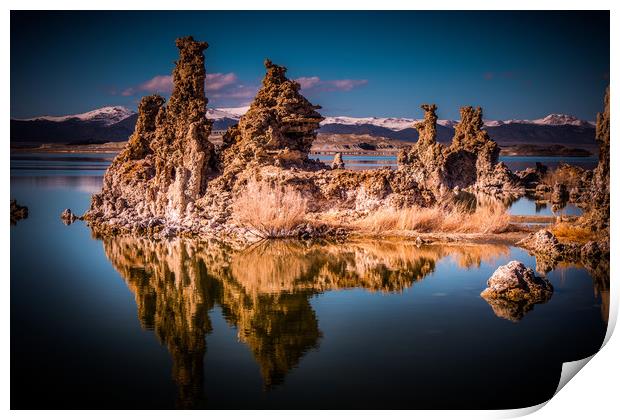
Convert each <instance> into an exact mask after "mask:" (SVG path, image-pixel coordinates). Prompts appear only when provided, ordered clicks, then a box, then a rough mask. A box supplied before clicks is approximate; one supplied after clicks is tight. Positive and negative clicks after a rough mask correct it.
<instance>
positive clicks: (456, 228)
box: [355, 203, 510, 233]
mask: <svg viewBox="0 0 620 420" xmlns="http://www.w3.org/2000/svg"><path fill="white" fill-rule="evenodd" d="M355 225H356V226H357V227H358V228H360V229H363V230H370V231H372V232H385V231H412V232H418V233H430V232H443V233H502V232H505V231H506V230H507V228H508V226H509V225H510V214H509V213H508V211H507V209H506V208H505V207H504V206H502V205H501V204H500V203H493V204H488V205H484V206H477V207H476V209H475V210H471V209H469V208H468V207H467V206H465V205H452V206H441V205H436V206H433V207H407V208H403V209H393V208H388V209H381V210H378V211H376V212H374V213H372V214H369V215H368V216H366V217H365V218H363V219H361V220H359V221H357V222H356V223H355Z"/></svg>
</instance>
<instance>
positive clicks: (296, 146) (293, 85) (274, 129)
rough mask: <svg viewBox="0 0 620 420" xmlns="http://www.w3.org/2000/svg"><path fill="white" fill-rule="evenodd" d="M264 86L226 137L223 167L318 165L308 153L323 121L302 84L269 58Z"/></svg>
mask: <svg viewBox="0 0 620 420" xmlns="http://www.w3.org/2000/svg"><path fill="white" fill-rule="evenodd" d="M265 69H266V70H267V71H266V74H265V77H264V79H263V82H262V87H261V88H260V90H259V91H258V93H257V94H256V98H254V101H253V102H252V104H251V105H250V108H249V109H248V111H247V112H246V113H245V114H244V115H243V116H242V117H241V119H240V120H239V124H237V125H236V126H234V127H232V128H230V129H229V130H228V131H227V132H226V134H225V136H224V144H223V147H222V153H221V165H222V169H224V170H229V169H231V168H235V167H237V166H239V165H247V164H260V165H266V164H273V165H277V166H283V167H290V166H304V165H306V166H307V165H310V166H316V162H315V161H309V159H308V153H310V148H311V147H312V143H313V142H314V140H315V139H316V135H317V134H316V130H318V128H319V123H320V122H321V121H322V120H323V117H322V116H321V114H319V113H318V112H317V110H318V109H320V108H321V107H320V106H317V105H312V104H311V103H310V102H309V101H308V100H307V99H306V98H305V97H304V96H303V95H301V94H300V93H299V90H300V89H301V86H300V85H299V83H297V82H296V81H294V80H289V79H288V78H287V77H286V67H283V66H278V65H276V64H273V63H272V62H271V61H270V60H265Z"/></svg>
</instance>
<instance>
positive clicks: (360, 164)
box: [310, 155, 598, 171]
mask: <svg viewBox="0 0 620 420" xmlns="http://www.w3.org/2000/svg"><path fill="white" fill-rule="evenodd" d="M310 157H311V158H312V159H319V160H320V161H321V162H324V163H328V164H329V163H331V162H332V161H333V160H334V156H333V155H310ZM342 160H343V161H344V163H345V167H346V168H349V169H376V168H380V167H384V166H387V167H394V168H395V167H396V166H397V162H396V156H393V155H392V156H375V155H342ZM499 160H500V161H501V162H504V163H505V164H506V166H508V168H510V170H513V171H520V170H523V169H525V168H528V167H529V168H532V167H535V166H536V162H540V163H542V164H543V165H546V166H547V167H549V169H555V168H557V166H558V165H559V164H560V163H568V164H571V165H576V166H581V167H583V168H584V169H594V168H595V167H596V165H597V163H598V157H597V156H586V157H580V156H579V157H573V156H500V158H499Z"/></svg>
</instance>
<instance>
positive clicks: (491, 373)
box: [10, 163, 608, 409]
mask: <svg viewBox="0 0 620 420" xmlns="http://www.w3.org/2000/svg"><path fill="white" fill-rule="evenodd" d="M61 164H62V165H65V163H61ZM33 171H34V172H33ZM36 171H37V169H36V168H32V167H30V168H17V167H14V169H13V170H12V171H11V197H12V198H15V199H17V201H18V202H19V203H21V204H24V205H27V206H28V207H29V217H28V218H27V219H25V220H22V221H20V222H18V224H17V225H16V226H13V227H11V238H10V240H11V256H10V258H11V280H10V281H11V406H12V408H174V407H180V408H193V407H206V408H315V409H317V408H410V409H412V408H517V407H523V406H529V405H533V404H537V403H540V402H542V401H544V400H546V399H548V398H549V397H551V395H552V394H553V392H554V391H555V388H556V386H557V382H558V379H559V374H560V370H561V363H562V362H563V361H569V360H575V359H579V358H583V357H586V356H589V355H591V354H592V353H594V352H595V351H597V350H598V348H599V347H600V345H601V343H602V340H603V337H604V335H605V331H606V325H607V324H606V319H607V305H608V283H607V286H605V284H604V282H603V283H601V281H600V279H598V278H593V277H592V276H591V275H590V274H589V273H588V271H586V270H585V269H584V268H583V267H580V266H575V265H568V266H563V267H561V268H558V269H556V270H554V271H552V272H550V273H549V274H548V277H549V279H550V281H551V282H552V283H553V285H554V288H555V292H554V294H553V297H552V298H551V300H550V301H549V302H547V303H544V304H539V305H536V306H535V307H534V308H533V310H530V311H527V312H521V311H519V310H518V309H517V310H511V308H502V307H499V308H498V307H492V306H491V305H489V304H488V303H487V302H486V301H485V300H483V299H482V298H481V297H480V296H479V295H480V292H481V291H482V290H483V289H484V288H485V284H486V280H487V279H488V278H489V276H490V275H491V274H492V273H493V271H494V270H495V268H497V266H498V265H500V264H505V263H506V262H508V261H510V260H513V259H518V260H520V261H522V262H524V263H525V264H526V265H528V266H530V267H535V265H536V262H535V260H534V258H533V257H531V256H530V255H528V254H527V253H525V252H524V251H523V250H521V249H518V248H514V247H510V246H505V245H497V244H494V245H480V246H461V247H458V246H451V247H439V246H426V247H421V248H418V247H416V246H414V245H413V244H411V243H406V242H377V241H367V242H349V243H344V244H332V243H299V242H268V243H263V244H261V245H258V246H254V247H251V248H249V249H246V250H241V251H233V250H231V249H229V248H227V247H225V246H223V245H220V244H215V243H201V242H193V241H180V240H177V241H172V242H153V241H148V240H140V239H136V238H127V237H115V238H99V239H98V238H94V237H93V236H92V235H91V232H90V230H89V229H88V227H87V226H85V225H84V224H83V223H82V222H78V223H75V224H73V225H70V226H65V225H63V224H62V223H61V221H60V219H59V214H60V212H61V211H62V210H63V209H64V208H67V207H70V208H71V209H72V210H74V211H75V212H76V213H78V214H80V213H82V212H84V211H85V210H86V209H87V208H88V204H89V197H90V194H92V192H94V191H96V190H97V185H100V182H101V178H100V169H84V168H80V169H75V170H73V171H71V170H67V169H63V170H59V173H58V174H57V173H56V172H55V171H54V170H50V169H47V170H42V171H41V172H40V173H39V172H36ZM67 173H69V174H67ZM97 183H99V184H97Z"/></svg>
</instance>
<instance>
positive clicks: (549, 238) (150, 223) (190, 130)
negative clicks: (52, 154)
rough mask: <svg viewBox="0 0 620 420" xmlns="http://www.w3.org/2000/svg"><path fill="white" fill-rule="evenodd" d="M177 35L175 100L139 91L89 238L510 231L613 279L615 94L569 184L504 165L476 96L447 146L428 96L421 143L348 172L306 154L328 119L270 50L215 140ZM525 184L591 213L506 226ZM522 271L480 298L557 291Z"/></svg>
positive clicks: (459, 235)
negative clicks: (589, 162)
mask: <svg viewBox="0 0 620 420" xmlns="http://www.w3.org/2000/svg"><path fill="white" fill-rule="evenodd" d="M176 44H177V47H178V49H179V60H178V61H177V63H176V67H175V69H174V72H173V82H174V87H173V90H172V94H171V96H170V99H169V100H168V102H167V103H166V100H165V99H164V98H163V97H161V96H159V95H151V96H146V97H144V98H143V99H142V100H141V102H140V105H139V114H138V121H137V124H136V129H135V132H134V133H133V135H132V136H131V138H130V139H129V141H128V143H127V145H126V147H125V148H124V149H123V151H122V152H121V153H119V154H118V155H117V157H116V158H115V159H114V161H113V163H112V165H111V166H110V167H109V169H108V170H107V172H106V174H105V177H104V184H103V188H102V191H101V192H100V193H99V194H95V195H94V196H93V197H92V202H91V206H90V209H89V210H88V211H87V212H86V214H85V215H84V216H83V217H82V218H83V219H84V220H86V221H87V222H88V224H89V225H90V226H91V228H92V229H93V231H94V232H95V233H96V234H97V235H107V234H123V233H125V234H131V235H134V236H144V237H151V238H155V239H164V238H172V237H175V236H184V237H198V238H202V239H218V240H220V241H223V242H226V243H236V244H247V243H249V242H255V241H257V240H260V239H266V238H282V237H293V238H299V239H312V238H319V237H321V238H333V239H342V238H345V237H348V236H357V237H360V236H361V237H365V236H383V237H386V236H388V237H389V236H400V237H405V238H415V242H416V243H417V244H418V246H419V245H421V244H425V243H429V242H442V241H443V242H445V241H472V240H476V241H478V242H480V241H481V240H489V237H490V238H491V239H490V240H493V239H492V238H493V237H494V236H498V235H503V236H501V238H503V240H504V241H506V240H507V241H508V242H511V243H512V244H514V243H516V242H517V241H519V242H518V245H519V246H521V247H523V248H525V249H527V250H529V251H530V252H532V253H533V254H534V255H536V256H537V261H538V264H537V265H538V267H537V268H538V271H539V272H542V273H545V272H547V271H549V269H551V268H552V267H553V266H554V265H555V264H557V263H558V262H559V261H562V260H568V261H583V262H584V264H586V266H589V267H591V269H592V270H595V271H597V272H600V273H599V274H600V275H601V276H605V275H607V276H608V270H607V272H605V270H604V268H603V269H599V268H596V269H595V268H594V267H600V266H601V264H599V263H598V262H599V261H608V260H609V92H607V95H606V98H605V111H604V112H603V113H602V114H600V115H599V116H598V120H597V131H596V133H597V140H598V141H599V147H600V153H599V164H598V166H597V168H596V169H595V170H594V171H585V170H581V169H578V168H574V167H571V166H570V165H565V166H564V167H562V168H560V169H559V171H564V172H566V173H569V174H570V176H571V177H572V178H571V179H576V181H575V182H574V183H573V185H572V186H571V189H570V194H569V190H568V187H567V185H565V184H564V183H562V182H560V181H563V180H565V179H568V178H566V177H564V178H561V177H560V176H559V172H556V174H555V175H556V180H555V183H553V185H550V184H549V182H551V181H550V179H551V178H549V177H548V174H547V168H546V167H544V166H543V165H539V164H537V165H536V167H535V168H528V169H526V170H523V171H517V172H512V171H511V170H510V169H509V168H508V167H507V166H506V165H505V164H504V163H502V162H499V160H498V158H499V155H500V147H499V146H498V145H497V143H496V142H494V141H493V140H492V139H491V138H490V136H489V134H488V133H487V131H485V130H484V129H483V118H482V109H481V108H479V107H478V108H474V107H471V106H465V107H462V108H461V110H460V113H461V120H460V121H459V122H458V123H457V124H456V125H455V128H454V138H453V139H452V142H451V143H450V144H449V145H443V144H441V143H439V142H438V141H437V115H436V110H437V106H436V105H434V104H424V105H422V109H423V110H424V120H423V121H421V122H419V123H416V125H415V129H416V130H418V132H419V140H418V141H417V142H416V143H415V144H413V145H411V146H410V147H407V148H405V149H403V150H401V152H400V153H399V156H398V167H397V168H396V169H389V168H384V169H374V170H367V171H355V170H349V169H346V168H345V165H344V161H343V160H342V157H341V156H340V155H336V156H335V158H334V162H333V163H332V164H331V165H329V166H328V165H326V164H324V163H321V162H320V161H318V160H313V159H311V158H309V153H310V149H311V147H312V144H313V142H314V141H315V139H316V136H317V134H316V132H317V129H318V127H319V123H320V122H321V121H322V119H323V117H322V116H321V114H320V113H319V112H318V110H319V109H320V107H319V106H316V105H313V104H311V103H310V102H309V101H308V100H307V99H306V98H305V97H304V96H303V95H301V93H300V85H299V83H297V82H296V81H293V80H289V79H288V78H287V77H286V68H285V67H282V66H279V65H277V64H274V63H272V62H271V61H270V60H266V61H265V70H266V74H265V77H264V79H263V81H262V87H261V88H260V90H259V91H258V93H257V95H256V97H255V98H254V100H253V102H252V103H251V105H250V107H249V110H248V111H247V113H245V114H244V115H243V116H242V117H241V118H240V120H239V124H237V125H234V126H232V127H230V128H229V129H228V130H227V131H226V133H225V134H224V136H223V141H222V143H221V144H218V145H217V146H216V145H214V144H213V143H211V142H210V141H209V139H208V137H209V134H210V131H211V126H212V124H211V122H210V121H209V120H208V119H207V117H206V106H207V102H208V100H207V97H206V94H205V77H206V73H205V57H204V50H205V49H206V48H207V47H208V45H207V43H205V42H198V41H195V40H194V39H193V38H192V37H186V38H180V39H178V40H177V42H176ZM564 182H566V181H564ZM526 193H534V194H537V195H540V196H541V199H546V200H549V201H550V202H552V203H554V205H556V206H561V205H563V204H562V203H564V205H565V203H566V202H567V201H568V200H571V201H573V202H576V203H579V205H580V206H582V207H583V208H584V209H585V213H584V215H583V216H582V217H580V218H577V219H576V220H570V221H563V220H560V219H559V220H558V222H557V223H555V224H554V225H553V226H551V227H549V228H548V229H543V230H541V231H538V232H535V233H534V232H532V230H531V229H530V230H528V229H524V228H520V227H518V226H515V225H512V224H511V223H510V217H509V215H508V214H507V213H506V210H505V207H503V206H502V205H501V203H502V200H506V199H510V198H511V197H512V198H514V197H519V196H523V195H524V194H526ZM464 195H465V196H466V197H470V199H469V201H468V199H465V200H464V199H463V196H464ZM471 197H473V199H474V200H473V202H472V201H471ZM544 197H546V198H544ZM530 232H532V233H530ZM584 232H585V233H586V234H584ZM528 233H529V235H528ZM450 235H451V236H450ZM481 235H482V236H481ZM485 235H486V236H485ZM481 238H482V239H481ZM519 264H520V263H519ZM519 264H516V263H515V264H513V266H514V267H512V266H511V267H512V268H514V270H512V269H510V267H508V268H507V269H506V270H507V271H510V272H511V274H510V275H511V276H512V277H513V278H524V277H523V275H522V274H523V273H521V272H523V271H524V270H525V267H521V266H522V264H521V265H519ZM588 264H589V265H588ZM603 265H604V264H603ZM500 268H501V267H500ZM506 270H504V271H506ZM500 271H501V270H500ZM519 273H521V274H519ZM526 274H527V276H526V277H527V278H529V279H533V280H532V281H531V282H522V281H512V282H504V283H502V284H503V286H502V287H504V286H505V287H504V289H506V290H504V289H502V293H501V294H498V293H495V292H497V290H495V289H493V290H495V292H494V293H495V294H493V293H491V292H486V294H483V295H484V297H485V299H488V300H489V302H490V303H491V305H492V306H493V308H494V310H495V311H496V313H505V314H508V315H506V317H507V318H509V319H518V318H519V317H520V316H522V313H524V312H525V311H527V310H529V309H531V307H532V306H533V303H537V302H544V301H546V300H548V299H549V297H550V295H551V293H552V289H550V288H547V287H546V286H545V284H546V283H544V282H542V281H538V280H537V279H538V278H537V277H535V276H534V275H533V274H531V273H529V272H527V273H526ZM513 283H514V285H516V286H515V287H516V288H513V287H511V285H512V284H513ZM528 285H543V286H544V287H543V286H541V287H543V289H542V290H543V292H541V293H533V292H532V289H531V287H529V286H528ZM489 286H490V287H491V286H492V285H491V283H489ZM524 290H525V292H523V291H524ZM500 295H501V296H500ZM506 296H510V297H511V298H509V299H507V298H506ZM514 296H518V297H519V299H516V300H515V299H513V298H514ZM530 297H532V299H530ZM515 302H516V303H515ZM503 303H504V304H506V305H508V306H511V308H508V307H507V306H506V305H504V306H502V304H503ZM515 305H516V306H515ZM512 306H514V307H512Z"/></svg>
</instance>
